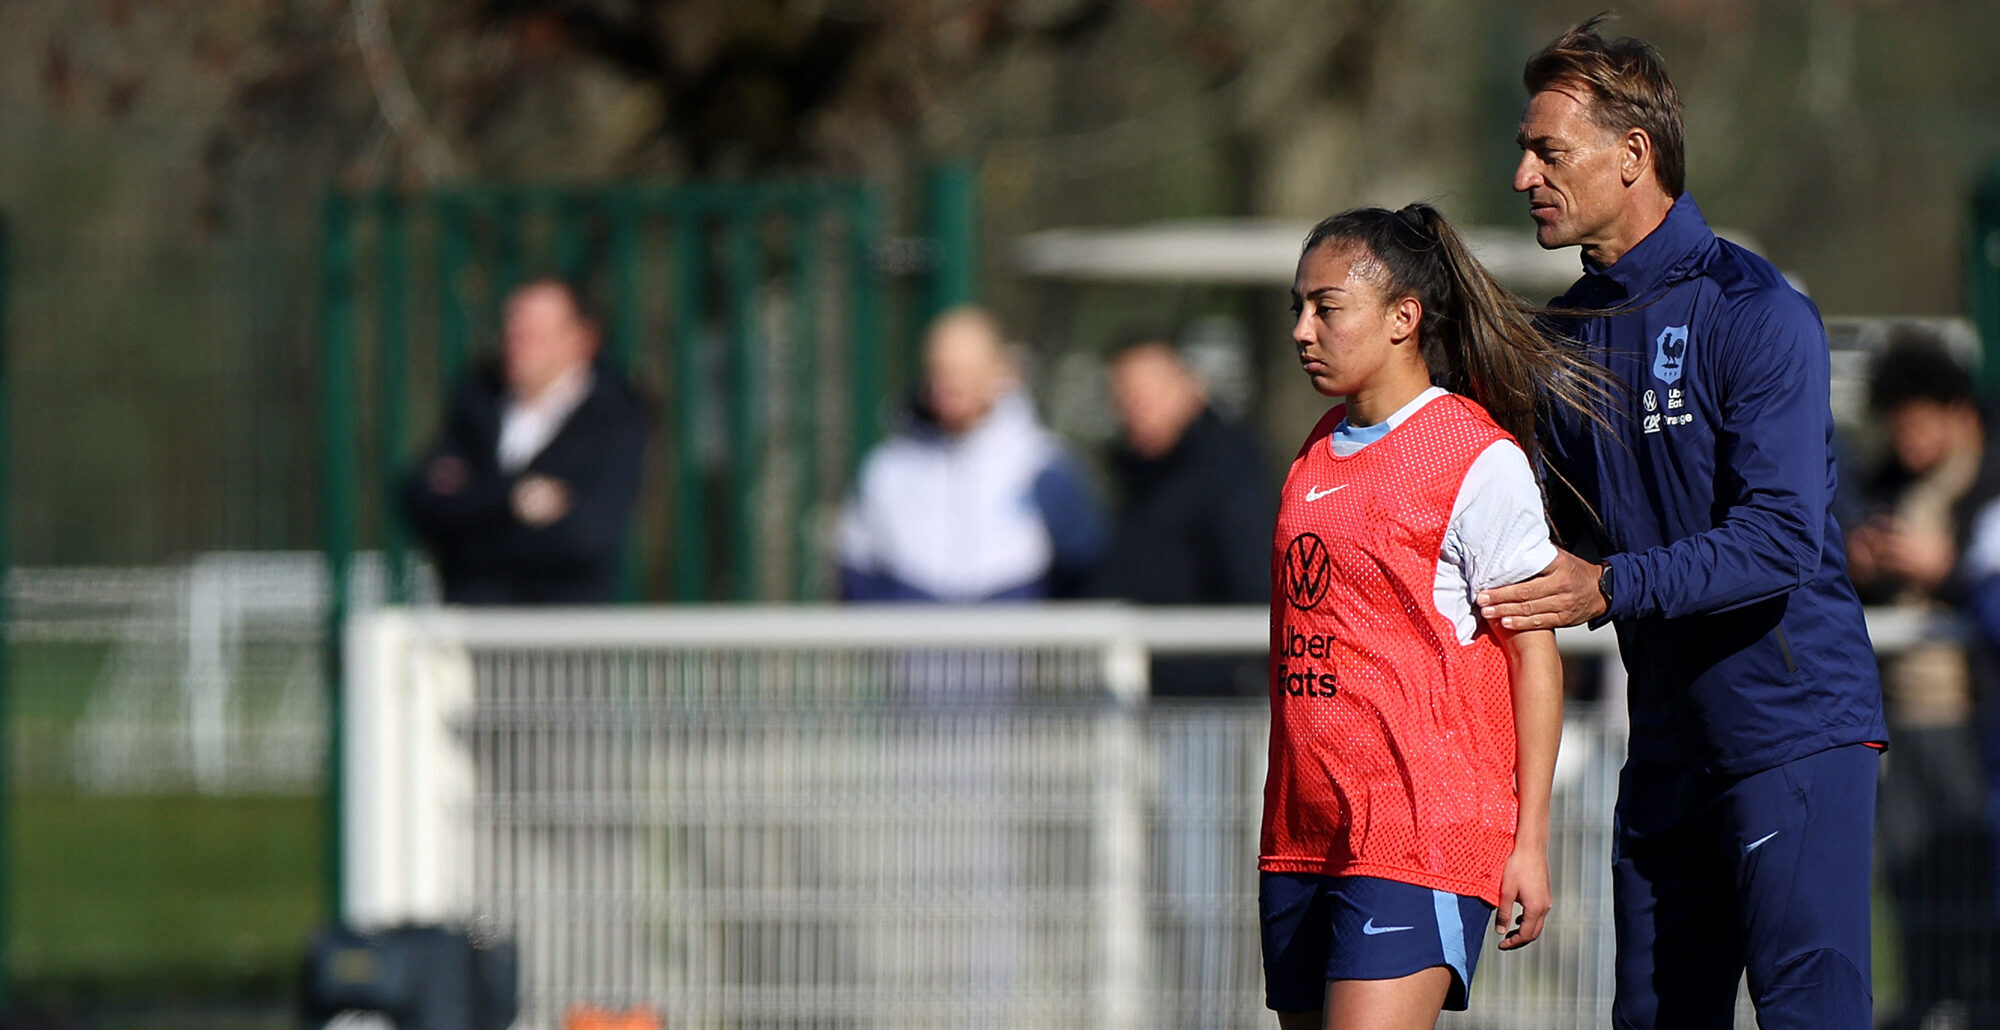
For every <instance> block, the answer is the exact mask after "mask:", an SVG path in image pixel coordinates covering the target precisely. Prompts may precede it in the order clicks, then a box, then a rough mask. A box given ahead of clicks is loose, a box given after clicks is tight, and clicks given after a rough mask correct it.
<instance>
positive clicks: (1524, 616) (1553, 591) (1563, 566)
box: [1475, 548, 1606, 630]
mask: <svg viewBox="0 0 2000 1030" xmlns="http://www.w3.org/2000/svg"><path fill="white" fill-rule="evenodd" d="M1602 570H1603V566H1601V565H1597V564H1594V563H1592V562H1587V561H1584V560H1583V559H1582V558H1579V557H1577V556H1576V555H1573V554H1571V553H1569V552H1568V551H1565V550H1562V549H1560V548H1558V549H1557V550H1556V560H1555V561H1552V562H1550V563H1549V567H1548V568H1546V569H1543V570H1542V571H1540V572H1538V573H1536V574H1534V575H1533V576H1530V577H1528V578H1527V579H1524V580H1522V581H1520V582H1519V583H1515V584H1512V585H1510V586H1504V587H1494V588H1493V589H1491V590H1482V591H1480V592H1479V596H1478V597H1477V598H1476V599H1475V600H1477V601H1478V602H1479V614H1480V616H1481V617H1482V618H1484V619H1485V620H1486V621H1488V622H1493V621H1496V620H1497V621H1498V622H1499V623H1500V628H1501V629H1507V630H1523V629H1555V628H1557V627H1558V626H1581V625H1583V624H1584V623H1586V622H1589V621H1590V620H1592V619H1595V618H1597V617H1598V616H1600V615H1603V614H1604V609H1605V607H1606V605H1605V601H1604V595H1603V594H1601V593H1599V592H1598V590H1597V575H1598V573H1599V572H1600V571H1602Z"/></svg>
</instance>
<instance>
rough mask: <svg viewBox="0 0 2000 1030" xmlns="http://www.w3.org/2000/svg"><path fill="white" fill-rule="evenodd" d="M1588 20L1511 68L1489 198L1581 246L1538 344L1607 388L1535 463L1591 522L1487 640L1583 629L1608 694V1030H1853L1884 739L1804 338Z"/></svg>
mask: <svg viewBox="0 0 2000 1030" xmlns="http://www.w3.org/2000/svg"><path fill="white" fill-rule="evenodd" d="M1604 17H1605V16H1603V15H1600V16H1598V17H1597V18H1593V19H1591V20H1590V21H1588V22H1586V23H1584V24H1582V25H1579V26H1577V27H1575V28H1573V29H1570V30H1569V31H1568V32H1565V33H1564V34H1563V35H1562V36H1560V37H1558V38H1557V39H1556V40H1555V41H1554V42H1552V43H1550V44H1549V45H1548V46H1547V47H1545V48H1544V49H1543V50H1542V51H1541V52H1539V53H1537V54H1536V55H1535V56H1533V57H1532V58H1530V59H1529V61H1528V64H1527V67H1526V69H1525V72H1524V75H1523V80H1524V84H1525V85H1526V87H1527V91H1528V94H1529V99H1528V105H1527V110H1526V113H1525V114H1524V115H1523V117H1522V120H1521V125H1520V130H1519V135H1518V142H1519V143H1520V146H1521V149H1522V151H1523V153H1522V156H1521V162H1520V164H1519V166H1518V168H1517V170H1516V172H1515V176H1514V188H1515V189H1516V190H1517V191H1520V192H1522V193H1525V194H1527V201H1528V209H1529V215H1530V217H1531V218H1533V220H1534V222H1535V227H1536V240H1537V242H1539V243H1540V244H1541V245H1542V246H1543V247H1546V248H1551V249H1553V248H1556V247H1568V246H1577V247H1580V248H1581V249H1582V256H1583V262H1584V275H1583V278H1582V279H1580V280H1578V282H1577V284H1576V285H1575V286H1574V287H1573V288H1571V290H1570V291H1569V292H1568V293H1567V294H1565V295H1563V296H1562V297H1560V298H1558V299H1557V300H1556V301H1555V306H1556V307H1557V308H1559V309H1564V308H1566V309H1572V310H1575V309H1584V310H1594V311H1602V312H1604V314H1601V315H1597V316H1595V317H1582V318H1557V319H1554V320H1553V322H1554V324H1553V325H1552V328H1553V329H1554V330H1555V331H1557V332H1559V333H1561V334H1562V335H1564V336H1567V337H1569V338H1571V339H1573V340H1576V341H1578V342H1579V343H1580V345H1581V346H1582V347H1583V348H1584V349H1585V351H1586V353H1587V354H1588V355H1589V356H1590V357H1592V358H1593V359H1595V360H1596V361H1598V362H1600V363H1601V364H1603V365H1604V366H1605V367H1606V368H1607V369H1608V370H1609V371H1610V372H1611V373H1612V374H1613V375H1614V376H1615V377H1617V378H1618V379H1619V380H1620V381H1622V382H1623V383H1624V384H1625V385H1626V387H1627V389H1625V390H1624V391H1622V392H1621V393H1620V394H1619V395H1617V396H1616V397H1615V398H1614V399H1613V400H1611V401H1610V402H1608V403H1609V406H1610V410H1608V411H1606V412H1605V414H1606V416H1607V418H1608V420H1609V423H1610V431H1609V433H1605V432H1603V431H1601V430H1600V429H1599V427H1597V426H1596V425H1594V424H1592V423H1591V422H1590V420H1587V419H1579V418H1574V417H1569V416H1565V415H1561V414H1560V413H1559V415H1558V417H1557V418H1556V419H1553V420H1552V422H1551V426H1550V439H1549V441H1548V445H1547V447H1546V449H1545V452H1546V456H1547V459H1548V461H1549V464H1550V466H1551V468H1552V469H1553V470H1555V471H1557V472H1559V473H1561V476H1562V478H1563V479H1564V480H1566V481H1567V482H1568V483H1570V484H1572V485H1573V486H1574V488H1575V490H1576V491H1577V493H1578V494H1580V496H1581V499H1582V501H1583V502H1585V503H1584V505H1580V506H1578V509H1579V510H1580V511H1586V512H1588V513H1594V516H1595V517H1594V518H1589V517H1586V518H1584V519H1582V520H1579V521H1578V522H1577V523H1575V524H1572V525H1570V526H1569V527H1566V528H1568V529H1569V533H1567V534H1566V538H1567V539H1570V540H1572V541H1575V540H1576V539H1577V538H1578V537H1580V536H1584V535H1587V536H1589V537H1590V542H1591V543H1592V544H1593V545H1594V546H1595V549H1596V552H1597V553H1598V554H1599V555H1600V556H1602V559H1603V560H1602V561H1601V562H1592V561H1589V560H1586V559H1585V558H1582V557H1579V556H1577V555H1575V554H1571V553H1568V552H1563V553H1561V554H1559V555H1558V556H1557V559H1556V560H1555V562H1554V563H1552V564H1551V565H1550V566H1549V567H1548V569H1546V570H1545V571H1544V572H1543V573H1541V574H1540V575H1538V576H1535V577H1533V578H1530V579H1528V580H1526V581H1524V582H1523V583H1520V584H1515V585H1513V586H1510V587H1500V588H1495V589H1493V590H1489V591H1484V592H1482V594H1481V595H1480V597H1479V598H1478V603H1479V604H1480V605H1481V614H1482V615H1484V616H1485V617H1486V618H1488V619H1489V620H1490V619H1496V618H1497V619H1499V620H1500V621H1501V625H1502V626H1503V627H1504V628H1507V629H1519V628H1536V629H1540V628H1548V627H1554V626H1565V625H1576V624H1581V623H1585V622H1596V621H1600V620H1608V621H1610V622H1612V623H1613V624H1614V625H1615V626H1616V627H1617V631H1618V644H1619V651H1620V654H1621V655H1622V657H1623V659H1624V662H1625V667H1626V670H1627V671H1628V673H1629V675H1630V682H1629V687H1628V691H1629V705H1628V707H1629V711H1630V714H1631V735H1630V753H1629V758H1628V761H1627V763H1626V766H1625V769H1624V772H1623V774H1622V775H1621V777H1620V783H1619V798H1618V806H1617V814H1616V820H1615V828H1614V831H1613V841H1614V843H1613V867H1612V868H1613V876H1612V893H1613V912H1614V924H1615V932H1616V934H1617V941H1618V954H1617V963H1616V969H1617V993H1616V998H1615V1001H1614V1003H1613V1007H1612V1024H1613V1025H1614V1026H1617V1027H1727V1026H1730V1025H1731V1021H1732V1018H1733V1017H1732V1012H1733V1009H1734V1005H1735V998H1736V985H1737V983H1738V981H1739V979H1741V978H1742V976H1743V974H1744V973H1745V972H1746V971H1747V973H1748V978H1749V984H1750V991H1751V995H1752V998H1753V1000H1754V1001H1755V1003H1756V1006H1757V1012H1758V1019H1759V1021H1760V1023H1761V1024H1762V1025H1764V1026H1812V1027H1816V1028H1820V1030H1867V1028H1869V1027H1870V1026H1871V1025H1872V1020H1871V1015H1870V1010H1871V1008H1872V996H1873V988H1872V986H1871V974H1870V954H1869V943H1870V939H1869V881H1870V875H1869V861H1870V849H1871V847H1872V843H1873V829H1874V811H1875V783H1876V777H1877V767H1878V765H1879V764H1880V763H1879V757H1878V751H1877V748H1879V747H1880V746H1882V745H1883V744H1884V742H1885V741H1886V739H1887V737H1888V731H1887V729H1886V728H1885V726H1884V722H1883V714H1882V691H1881V685H1880V683H1879V680H1878V678H1877V674H1876V668H1875V656H1874V651H1873V648H1872V647H1871V646H1870V644H1869V640H1868V632H1867V628H1866V626H1865V624H1864V621H1863V618H1862V610H1861V603H1860V601H1859V600H1857V599H1856V597H1855V593H1854V588H1853V586H1852V585H1851V584H1850V583H1849V582H1848V578H1847V573H1846V567H1845V557H1844V555H1843V550H1844V548H1843V545H1842V540H1841V533H1840V529H1839V527H1838V526H1837V525H1835V524H1834V521H1833V516H1832V512H1831V506H1832V501H1833V495H1834V484H1835V473H1834V461H1833V454H1832V445H1831V441H1832V437H1833V418H1832V415H1831V412H1830V410H1829V404H1828V394H1829V381H1830V359H1829V356H1828V351H1827V341H1826V333H1825V330H1824V329H1823V328H1822V326H1821V324H1820V321H1819V313H1818V311H1817V310H1816V309H1815V308H1814V307H1813V305H1812V303H1811V302H1810V301H1808V300H1807V299H1806V298H1805V297H1804V296H1802V295H1801V294H1800V293H1799V292H1798V291H1797V290H1794V289H1793V288H1792V287H1791V286H1790V285H1789V284H1788V283H1787V282H1786V281H1785V279H1784V277H1783V276H1782V275H1780V274H1779V273H1778V271H1777V269H1775V268H1773V267H1772V266H1771V265H1770V263H1769V262H1766V261H1765V260H1763V259H1762V258H1760V257H1758V256H1757V255H1755V254H1752V253H1750V252H1749V251H1747V250H1744V249H1743V248H1741V247H1738V246H1735V245H1733V244H1730V243H1726V242H1724V241H1722V240H1719V239H1717V238H1716V236H1715V234H1714V233H1713V232H1711V231H1710V230H1709V227H1708V225H1707V223H1706V222H1704V221H1703V220H1702V217H1701V212H1700V210H1699V209H1698V208H1697V207H1696V206H1695V202H1694V198H1693V197H1691V196H1689V195H1688V194H1687V193H1686V192H1684V189H1683V179H1684V160H1683V156H1682V155H1683V132H1682V128H1681V112H1680V99H1679V95H1678V94H1677V93H1676V92H1675V91H1674V87H1673V83H1672V82H1671V81H1670V80H1669V79H1668V77H1667V74H1666V69H1665V67H1664V65H1663V63H1662V62H1661V60H1660V57H1659V53H1658V52H1657V51H1656V50H1654V49H1653V48H1652V47H1651V46H1650V45H1648V44H1646V43H1644V42H1641V41H1639V40H1634V39H1620V40H1616V41H1613V42H1607V41H1606V40H1605V39H1603V38H1602V37H1600V36H1599V35H1598V34H1597V31H1596V30H1597V26H1598V24H1599V23H1600V22H1601V21H1602V19H1603V18H1604Z"/></svg>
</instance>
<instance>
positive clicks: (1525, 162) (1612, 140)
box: [1514, 89, 1625, 249]
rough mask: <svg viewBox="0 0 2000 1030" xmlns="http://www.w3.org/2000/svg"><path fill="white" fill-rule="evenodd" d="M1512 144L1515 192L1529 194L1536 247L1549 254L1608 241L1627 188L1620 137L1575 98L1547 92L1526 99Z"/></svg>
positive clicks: (1559, 92) (1555, 92)
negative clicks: (1517, 150) (1516, 155)
mask: <svg viewBox="0 0 2000 1030" xmlns="http://www.w3.org/2000/svg"><path fill="white" fill-rule="evenodd" d="M1515 139H1516V141H1517V142H1518V143H1519V144H1520V145H1521V163H1520V164H1519V165H1517V166H1516V167H1515V169H1514V191H1515V192H1517V193H1526V194H1527V195H1528V217H1530V218H1533V219H1534V220H1535V242H1537V243H1539V244H1541V245H1542V246H1543V247H1544V248H1549V249H1553V248H1556V247H1569V246H1576V245H1582V246H1584V247H1591V246H1594V245H1596V244H1599V243H1604V242H1609V241H1611V238H1612V235H1611V233H1612V229H1613V227H1614V225H1615V223H1616V221H1617V218H1618V212H1619V204H1620V200H1621V198H1622V195H1623V193H1624V189H1625V183H1624V180H1623V178H1622V176H1621V173H1620V163H1619V161H1620V157H1621V156H1622V151H1621V148H1620V146H1619V137H1618V134H1616V133H1613V132H1611V131H1610V130H1607V129H1605V128H1603V127H1601V126H1599V125H1598V124H1597V123H1595V122H1593V121H1591V120H1590V108H1589V106H1588V104H1587V102H1586V101H1584V100H1582V99H1579V98H1578V96H1577V95H1576V94H1574V93H1572V92H1570V91H1568V90H1565V89H1545V90H1543V91H1541V92H1540V93H1537V94H1535V95H1534V96H1532V97H1530V98H1528V109H1527V112H1526V113H1525V114H1523V115H1522V116H1521V128H1520V131H1519V132H1518V133H1517V134H1516V136H1515Z"/></svg>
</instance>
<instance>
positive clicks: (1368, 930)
mask: <svg viewBox="0 0 2000 1030" xmlns="http://www.w3.org/2000/svg"><path fill="white" fill-rule="evenodd" d="M1334 489H1335V490H1338V489H1340V488H1339V487H1334ZM1349 925H1353V924H1349ZM1414 929H1416V927H1414V926H1376V925H1375V917H1374V916H1369V917H1368V921H1367V922H1365V923H1362V924H1361V932H1362V933H1365V934H1367V935H1368V936H1370V937H1373V936H1375V935H1376V934H1378V933H1395V932H1396V931H1397V930H1414Z"/></svg>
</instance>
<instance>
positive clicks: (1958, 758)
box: [1847, 327, 2000, 1030]
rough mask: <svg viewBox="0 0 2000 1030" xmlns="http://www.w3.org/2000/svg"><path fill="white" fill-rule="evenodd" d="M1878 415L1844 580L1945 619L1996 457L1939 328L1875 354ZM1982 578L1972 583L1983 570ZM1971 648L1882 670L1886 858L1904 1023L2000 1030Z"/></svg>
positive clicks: (1924, 644)
mask: <svg viewBox="0 0 2000 1030" xmlns="http://www.w3.org/2000/svg"><path fill="white" fill-rule="evenodd" d="M1868 407H1869V410H1870V412H1871V414H1872V415H1873V416H1874V418H1875V422H1876V426H1877V427H1878V428H1879V429H1880V430H1881V431H1882V434H1883V436H1884V437H1885V441H1886V443H1887V444H1888V446H1887V447H1886V448H1885V450H1886V452H1887V453H1886V454H1885V455H1884V458H1883V461H1882V463H1881V465H1880V466H1879V468H1878V469H1877V470H1876V472H1875V474H1874V475H1872V476H1868V477H1865V478H1864V479H1863V484H1864V488H1865V489H1864V491H1863V495H1862V505H1861V507H1862V514H1861V516H1860V517H1859V519H1858V520H1857V521H1856V522H1855V523H1854V524H1853V525H1852V526H1851V527H1848V533H1847V555H1848V571H1849V573H1850V575H1851V576H1852V578H1853V580H1854V584H1855V587H1856V588H1857V589H1858V590H1859V591H1860V592H1861V596H1862V598H1863V599H1864V600H1867V601H1868V602H1869V603H1872V604H1894V605H1898V606H1901V607H1903V608H1904V609H1905V610H1906V611H1910V612H1912V613H1918V614H1923V615H1937V616H1943V615H1946V614H1947V613H1949V612H1951V611H1952V610H1953V608H1954V607H1955V606H1956V605H1958V604H1959V603H1960V602H1961V601H1962V599H1963V592H1964V589H1965V587H1966V586H1968V585H1969V584H1968V583H1967V580H1968V578H1972V576H1970V575H1969V574H1968V571H1967V570H1966V569H1962V568H1961V567H1960V566H1961V564H1962V562H1961V558H1962V556H1963V555H1965V554H1966V553H1967V551H1966V543H1967V540H1968V537H1969V536H1970V535H1971V523H1972V521H1973V519H1974V517H1975V516H1976V515H1977V514H1978V512H1979V511H1980V510H1981V509H1982V508H1984V507H1985V506H1986V505H1987V504H1989V503H1990V502H1991V501H1992V500H1993V498H1994V496H1995V495H1996V493H2000V448H1995V447H1991V446H1988V444H1987V439H1986V438H1987V435H1988V434H1987V430H1986V425H1985V420H1984V419H1983V418H1982V417H1981V413H1980V410H1979V406H1978V404H1977V402H1976V400H1975V397H1974V394H1973V389H1972V374H1971V372H1969V371H1968V370H1967V369H1966V368H1965V366H1964V365H1962V364H1960V363H1959V362H1958V360H1957V359H1956V358H1954V357H1953V356H1952V355H1951V353H1950V352H1949V351H1948V350H1947V349H1946V348H1945V345H1944V341H1943V340H1942V339H1940V338H1939V337H1938V336H1937V335H1936V334H1935V333H1933V332H1930V331H1927V330H1924V329H1921V328H1917V327H1903V328H1900V329H1898V330H1897V331H1896V332H1894V333H1893V334H1892V335H1891V336H1890V339H1889V346H1888V348H1887V349H1886V350H1884V351H1883V353H1882V354H1881V356H1880V357H1879V358H1878V359H1877V360H1876V362H1875V365H1874V368H1873V370H1872V373H1871V375H1870V377H1869V384H1868ZM1975 575H1976V574H1975ZM1990 663H1991V657H1990V655H1987V654H1984V653H1982V652H1980V651H1979V650H1978V649H1977V645H1976V643H1975V642H1973V641H1965V640H1960V639H1958V638H1956V637H1955V636H1953V637H1940V638H1937V639H1927V640H1921V641H1918V642H1916V643H1915V644H1913V645H1912V646H1910V647H1909V648H1907V649H1905V650H1904V651H1902V652H1901V653H1900V654H1896V655H1893V656H1886V655H1885V656H1884V657H1883V661H1882V689H1883V702H1884V707H1885V709H1886V711H1887V713H1888V717H1889V726H1890V729H1891V731H1892V732H1893V733H1894V734H1895V737H1896V751H1895V753H1894V754H1892V755H1889V756H1887V757H1886V759H1885V760H1884V762H1883V767H1882V797H1881V804H1880V805H1879V806H1877V807H1878V812H1879V815H1878V820H1879V827H1878V830H1879V832H1878V834H1877V837H1878V841H1877V843H1878V848H1877V851H1878V853H1879V854H1880V856H1881V860H1882V864H1883V867H1884V869H1883V873H1884V876H1883V880H1884V882H1885V883H1886V884H1887V886H1888V888H1889V895H1890V897H1891V899H1893V900H1894V902H1895V909H1896V920H1897V927H1898V930H1899V931H1900V932H1899V933H1898V935H1897V936H1898V943H1899V944H1900V946H1901V947H1900V951H1901V957H1902V962H1901V967H1902V974H1903V981H1902V982H1903V992H1902V993H1903V999H1902V1000H1903V1005H1902V1011H1901V1014H1900V1015H1899V1016H1898V1017H1897V1018H1896V1020H1895V1021H1894V1022H1893V1023H1889V1024H1887V1026H1889V1027H1894V1028H1903V1030H1915V1028H1917V1027H1921V1026H1925V1025H1931V1024H1934V1023H1935V1022H1936V1021H1937V1020H1939V1019H1941V1018H1946V1017H1944V1015H1943V1014H1944V1013H1946V1012H1949V1011H1952V1010H1953V1009H1958V1010H1962V1011H1964V1012H1965V1014H1966V1016H1967V1017H1968V1018H1969V1021H1970V1022H1969V1025H1972V1026H1993V1025H1996V1023H2000V1007H1996V1005H1995V1001H1996V997H1995V994H1996V992H1995V990H1994V988H1995V987H1996V986H2000V985H1996V984H1995V983H1994V982H1993V980H1994V977H1993V971H1994V970H1995V969H1996V968H2000V966H1996V964H1995V959H1996V958H2000V953H1996V952H1995V950H1994V946H1995V944H1996V940H2000V938H1996V934H1995V931H1994V923H1995V918H1994V917H1995V915H1996V912H1995V910H1994V896H1993V870H1992V853H1993V844H1992V833H1991V830H1990V829H1989V827H1988V825H1987V816H1986V805H1987V798H1986V777H1985V775H1984V772H1983V770H1982V767H1981V762H1980V743H1979V734H1978V728H1977V725H1976V722H1975V719H1974V714H1975V700H1976V696H1977V694H1978V693H1979V691H1978V690H1977V689H1976V677H1975V670H1978V671H1980V672H1985V673H1987V675H1988V678H1990V669H1980V668H1979V667H1980V666H1987V665H1990Z"/></svg>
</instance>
